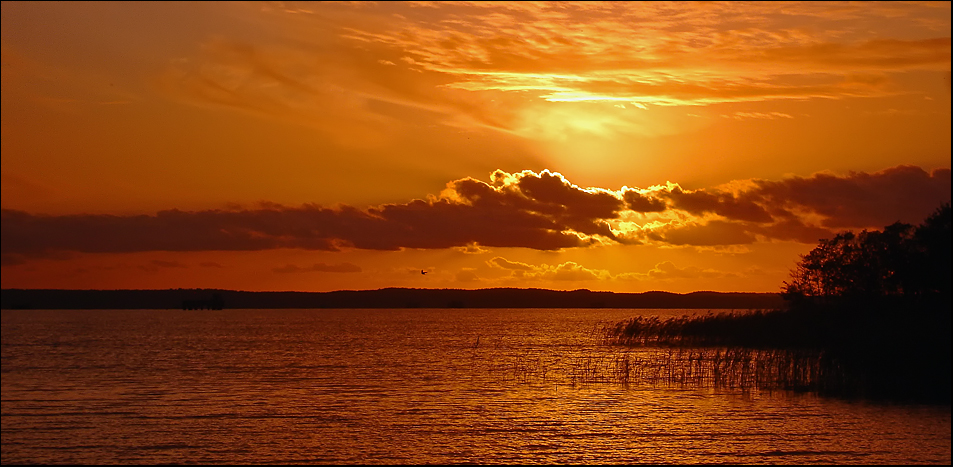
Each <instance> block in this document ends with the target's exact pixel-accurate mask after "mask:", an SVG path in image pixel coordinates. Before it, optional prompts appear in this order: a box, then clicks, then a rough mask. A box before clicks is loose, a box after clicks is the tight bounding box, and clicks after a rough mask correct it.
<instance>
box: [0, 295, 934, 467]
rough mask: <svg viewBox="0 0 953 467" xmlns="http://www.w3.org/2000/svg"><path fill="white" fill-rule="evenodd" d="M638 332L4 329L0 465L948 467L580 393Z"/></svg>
mask: <svg viewBox="0 0 953 467" xmlns="http://www.w3.org/2000/svg"><path fill="white" fill-rule="evenodd" d="M705 311H706V312H707V310H705ZM649 313H658V314H660V315H661V316H662V317H665V316H673V315H674V316H679V315H681V314H683V313H685V311H683V310H656V311H649ZM632 314H633V310H273V311H268V310H226V311H203V312H182V311H177V310H176V311H13V312H11V311H7V310H4V311H3V322H2V358H3V360H2V361H3V378H2V390H3V398H2V399H3V402H2V415H3V416H2V424H3V434H4V435H3V441H2V454H3V462H4V463H5V464H6V463H22V462H38V463H150V464H151V463H183V462H201V463H266V462H267V463H580V464H582V463H587V464H590V463H599V464H603V463H798V464H802V463H840V464H843V463H908V462H909V463H949V462H950V411H949V408H948V407H947V408H939V409H938V408H935V407H923V406H884V405H870V404H866V403H861V402H845V401H838V400H832V399H824V398H818V397H814V396H811V395H809V394H791V393H785V392H766V391H747V392H744V391H739V390H731V389H705V388H678V387H674V388H671V387H653V386H652V385H647V384H627V385H626V384H617V383H599V382H585V381H580V380H575V381H574V380H573V379H572V378H571V374H572V372H571V370H572V368H574V365H576V366H577V367H578V362H579V361H580V360H581V359H585V358H602V357H605V358H606V359H608V358H614V356H616V355H617V354H618V352H623V351H625V352H628V351H629V350H623V349H618V348H608V347H605V346H602V345H600V343H599V339H600V337H601V336H600V335H599V332H598V331H599V330H600V329H601V326H602V325H604V324H614V323H616V322H618V321H619V320H622V319H625V318H629V317H631V316H632ZM533 365H535V367H534V366H533ZM521 368H523V369H524V370H521ZM526 368H530V369H532V368H539V369H543V370H541V371H540V372H536V373H533V372H531V371H525V369H526Z"/></svg>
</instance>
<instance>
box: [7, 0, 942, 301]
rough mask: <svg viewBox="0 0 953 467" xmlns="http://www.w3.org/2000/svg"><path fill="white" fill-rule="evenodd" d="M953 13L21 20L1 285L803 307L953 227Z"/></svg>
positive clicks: (88, 12)
mask: <svg viewBox="0 0 953 467" xmlns="http://www.w3.org/2000/svg"><path fill="white" fill-rule="evenodd" d="M950 13H951V12H950V2H901V3H891V2H860V3H823V2H809V3H788V2H765V3H744V2H728V3H720V2H701V3H688V2H677V3H664V2H646V3H640V2H618V3H611V2H610V3H599V2H585V3H578V4H576V3H568V2H553V3H545V2H543V3H535V2H516V3H507V2H489V3H453V2H446V3H444V2H440V3H429V2H382V3H372V2H367V3H364V2H360V3H353V4H352V3H323V2H322V3H300V4H298V3H228V2H209V3H202V2H196V3H193V2H187V3H186V2H154V3H151V2H102V3H86V2H83V3H79V2H77V3H73V2H37V3H33V2H7V1H5V2H3V3H2V41H3V42H2V46H3V49H2V51H3V63H2V65H3V68H2V70H3V74H2V88H3V89H2V98H3V101H2V112H3V117H2V208H3V212H2V216H3V217H2V223H0V230H2V259H3V262H2V276H0V277H2V279H0V280H2V287H4V288H14V287H16V288H102V289H113V288H148V289H162V288H176V287H185V288H192V287H202V288H204V287H215V288H226V289H239V290H300V291H329V290H340V289H376V288H381V287H427V288H484V287H500V286H505V287H539V288H550V289H577V288H588V289H592V290H610V291H620V292H641V291H647V290H667V291H673V292H690V291H695V290H717V291H752V292H776V291H778V290H779V288H780V286H781V282H782V281H783V280H785V279H787V276H788V272H789V271H790V269H791V268H792V267H793V266H794V264H795V263H796V262H797V260H798V255H799V254H803V253H806V252H808V251H810V250H811V249H812V248H813V247H814V246H815V245H816V243H817V240H818V239H820V238H824V237H830V236H832V234H833V233H834V232H838V231H841V230H847V229H850V230H855V231H859V230H861V229H865V228H866V229H877V228H882V227H883V226H884V225H887V224H890V223H893V222H895V221H898V220H899V221H903V222H908V223H914V224H916V223H919V222H921V221H922V220H923V219H924V218H925V217H926V216H927V215H928V214H929V213H931V212H932V211H933V210H934V209H935V208H936V207H938V206H939V205H940V203H942V202H948V201H949V200H950V157H951V151H950V124H951V122H950ZM421 269H424V270H428V271H430V273H429V274H427V275H422V274H420V270H421Z"/></svg>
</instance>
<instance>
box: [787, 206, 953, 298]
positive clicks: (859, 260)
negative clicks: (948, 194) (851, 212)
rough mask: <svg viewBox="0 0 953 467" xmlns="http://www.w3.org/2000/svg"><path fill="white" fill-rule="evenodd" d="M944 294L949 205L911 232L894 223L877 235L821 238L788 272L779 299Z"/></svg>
mask: <svg viewBox="0 0 953 467" xmlns="http://www.w3.org/2000/svg"><path fill="white" fill-rule="evenodd" d="M944 293H945V294H946V296H947V297H949V293H950V204H949V203H946V204H943V205H942V206H940V207H939V208H938V209H937V210H936V211H935V212H934V213H933V214H931V215H930V217H928V218H927V219H926V220H925V221H924V223H923V224H922V225H920V226H917V227H916V228H914V226H912V225H910V224H904V223H902V222H896V223H894V224H891V225H888V226H886V227H884V230H883V231H877V230H875V231H867V230H864V231H862V232H861V233H859V234H854V233H853V232H850V231H846V232H841V233H838V234H837V235H835V236H834V238H832V239H830V240H828V239H822V240H821V241H820V243H819V244H818V246H817V247H816V248H814V249H813V250H811V252H810V253H808V254H806V255H802V256H801V261H800V262H798V264H797V265H796V266H795V268H794V270H792V271H791V279H790V281H786V282H784V285H783V287H782V296H783V297H784V298H785V299H787V300H791V301H794V302H798V301H803V300H805V299H813V300H818V299H821V300H825V299H826V300H830V299H841V298H848V299H852V300H858V299H871V298H877V297H912V296H923V295H941V296H942V295H943V294H944Z"/></svg>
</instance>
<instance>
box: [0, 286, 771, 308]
mask: <svg viewBox="0 0 953 467" xmlns="http://www.w3.org/2000/svg"><path fill="white" fill-rule="evenodd" d="M0 292H2V293H0V308H2V309H4V310H11V309H77V310H85V309H184V308H190V309H201V308H205V307H203V306H202V305H203V304H208V305H209V308H215V309H282V308H635V309H639V308H686V309H774V308H780V307H782V306H783V305H784V300H783V299H782V298H781V296H780V294H778V293H762V292H691V293H685V294H678V293H672V292H640V293H621V292H594V291H590V290H586V289H579V290H571V291H562V290H548V289H518V288H491V289H475V290H470V289H414V288H385V289H376V290H340V291H334V292H247V291H237V290H225V289H163V290H70V289H2V291H0Z"/></svg>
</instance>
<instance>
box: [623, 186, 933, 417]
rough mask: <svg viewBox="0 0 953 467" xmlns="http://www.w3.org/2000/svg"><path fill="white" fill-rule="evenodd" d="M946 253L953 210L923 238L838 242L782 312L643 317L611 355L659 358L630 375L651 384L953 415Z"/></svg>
mask: <svg viewBox="0 0 953 467" xmlns="http://www.w3.org/2000/svg"><path fill="white" fill-rule="evenodd" d="M950 242H951V237H950V204H949V203H946V204H943V205H942V206H940V207H939V208H938V209H937V210H936V211H935V212H934V213H933V214H932V215H930V216H929V217H928V218H927V219H926V220H925V221H924V223H923V224H921V225H919V226H917V227H913V226H910V225H907V224H901V223H895V224H893V225H890V226H887V227H885V228H884V230H883V231H872V232H868V231H864V232H861V233H860V234H858V235H855V234H853V233H852V232H842V233H839V234H837V235H836V236H835V237H834V238H833V239H830V240H827V239H825V240H821V241H820V244H819V245H818V246H817V248H815V249H814V250H812V251H811V252H810V253H808V254H807V255H804V256H802V258H801V261H800V262H799V263H798V264H797V266H796V267H795V269H794V270H793V271H792V272H791V280H790V281H789V282H785V283H784V285H783V287H782V295H783V297H784V298H785V300H787V303H786V306H785V307H783V308H780V309H774V310H758V311H754V312H747V313H736V312H732V313H721V314H713V313H709V314H707V315H705V316H697V317H692V318H689V317H687V316H686V317H681V318H670V319H667V320H659V319H658V318H644V317H638V318H633V319H630V320H627V321H623V322H620V323H617V324H616V325H614V326H609V327H607V328H606V329H605V339H606V343H608V344H612V345H621V346H636V347H655V348H658V349H659V353H658V354H657V355H656V356H655V357H652V358H650V359H648V360H644V359H643V360H637V361H633V362H628V363H627V365H628V366H626V368H628V370H627V371H628V372H629V373H630V374H631V373H632V372H634V373H635V374H638V375H643V379H645V377H644V375H649V377H648V378H647V380H648V381H659V382H668V383H673V382H676V383H677V382H680V381H682V382H685V381H687V382H690V383H691V384H699V385H711V386H742V387H744V386H749V387H759V388H769V389H772V388H776V389H802V390H811V391H816V392H818V393H823V394H835V395H843V396H857V397H864V398H877V399H893V400H914V401H920V402H931V403H945V404H949V403H950V350H951V349H950V315H951V312H950ZM666 348H667V349H668V350H665V349H666ZM666 352H667V353H666ZM666 355H667V356H666Z"/></svg>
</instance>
